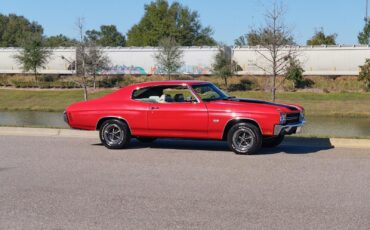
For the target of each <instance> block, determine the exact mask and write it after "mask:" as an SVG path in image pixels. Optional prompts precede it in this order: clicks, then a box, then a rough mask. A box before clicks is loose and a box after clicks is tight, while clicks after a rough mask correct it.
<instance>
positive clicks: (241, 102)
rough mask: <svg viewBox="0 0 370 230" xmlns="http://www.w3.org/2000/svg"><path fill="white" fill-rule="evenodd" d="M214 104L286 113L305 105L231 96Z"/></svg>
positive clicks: (238, 108)
mask: <svg viewBox="0 0 370 230" xmlns="http://www.w3.org/2000/svg"><path fill="white" fill-rule="evenodd" d="M212 104H214V105H220V106H221V105H222V106H230V107H232V108H233V109H234V110H239V111H241V110H245V109H247V110H248V111H266V112H267V111H279V112H284V113H291V112H299V111H301V110H303V107H301V106H299V105H293V104H281V103H273V102H268V101H263V100H256V99H249V98H229V99H227V100H217V101H212ZM246 106H248V107H246Z"/></svg>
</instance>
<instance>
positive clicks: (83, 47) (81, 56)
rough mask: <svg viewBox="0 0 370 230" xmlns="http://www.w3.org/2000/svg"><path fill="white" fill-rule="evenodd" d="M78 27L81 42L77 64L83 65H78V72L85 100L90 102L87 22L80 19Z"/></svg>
mask: <svg viewBox="0 0 370 230" xmlns="http://www.w3.org/2000/svg"><path fill="white" fill-rule="evenodd" d="M76 27H77V29H78V35H79V41H78V42H77V52H76V56H77V57H76V59H77V63H78V62H80V64H81V65H77V66H78V67H80V68H77V72H78V73H79V74H80V75H81V85H82V87H83V89H84V99H85V101H87V100H88V91H87V80H88V79H87V71H86V43H87V42H86V39H85V20H84V18H78V19H77V22H76Z"/></svg>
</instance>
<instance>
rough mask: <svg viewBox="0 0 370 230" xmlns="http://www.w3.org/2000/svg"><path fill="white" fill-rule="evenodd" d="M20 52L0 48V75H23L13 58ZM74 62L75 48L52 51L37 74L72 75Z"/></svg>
mask: <svg viewBox="0 0 370 230" xmlns="http://www.w3.org/2000/svg"><path fill="white" fill-rule="evenodd" d="M20 51H21V49H19V48H0V73H3V74H16V73H23V70H22V68H21V65H20V64H19V63H18V62H17V60H16V59H15V58H14V56H16V55H17V54H19V52H20ZM75 60H76V49H75V48H57V49H52V50H51V55H50V57H49V60H48V63H47V65H46V66H45V68H41V69H39V70H38V72H39V73H41V74H73V73H74V70H73V69H74V67H73V66H72V65H74V64H73V62H74V61H75Z"/></svg>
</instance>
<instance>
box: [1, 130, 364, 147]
mask: <svg viewBox="0 0 370 230" xmlns="http://www.w3.org/2000/svg"><path fill="white" fill-rule="evenodd" d="M1 135H2V136H44V137H45V136H46V137H74V138H93V139H97V138H98V137H99V134H98V132H97V131H83V130H73V129H50V128H23V127H0V136H1ZM283 143H284V144H288V145H294V146H314V147H334V148H361V149H370V139H350V138H306V137H289V138H286V140H284V142H283Z"/></svg>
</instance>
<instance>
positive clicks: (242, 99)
mask: <svg viewBox="0 0 370 230" xmlns="http://www.w3.org/2000/svg"><path fill="white" fill-rule="evenodd" d="M231 100H233V101H237V102H248V103H256V104H264V105H274V106H278V107H283V108H287V109H290V110H291V111H298V109H297V108H296V107H294V106H290V105H284V104H279V103H273V102H268V101H261V100H256V99H245V98H232V99H231Z"/></svg>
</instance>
